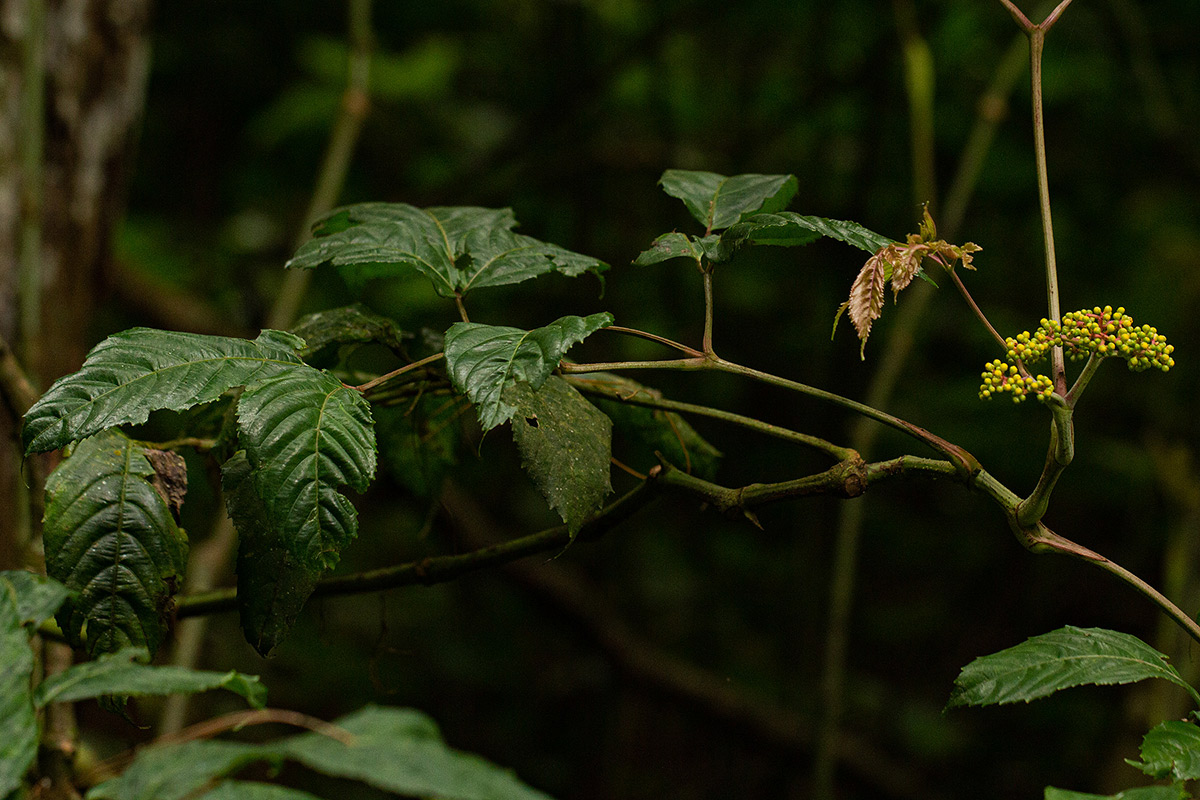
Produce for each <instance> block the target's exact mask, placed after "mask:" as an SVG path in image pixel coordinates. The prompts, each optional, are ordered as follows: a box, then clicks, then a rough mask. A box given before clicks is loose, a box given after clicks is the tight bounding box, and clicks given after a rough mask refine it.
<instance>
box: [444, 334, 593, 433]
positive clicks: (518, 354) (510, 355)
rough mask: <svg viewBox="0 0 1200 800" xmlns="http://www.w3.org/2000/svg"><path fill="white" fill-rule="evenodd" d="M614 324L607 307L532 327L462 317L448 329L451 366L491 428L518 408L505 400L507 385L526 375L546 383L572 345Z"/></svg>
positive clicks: (485, 425)
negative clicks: (587, 314) (594, 312)
mask: <svg viewBox="0 0 1200 800" xmlns="http://www.w3.org/2000/svg"><path fill="white" fill-rule="evenodd" d="M611 324H612V315H611V314H609V313H607V312H604V313H600V314H592V315H591V316H589V317H562V318H561V319H557V320H555V321H554V322H551V323H550V324H549V325H546V326H544V327H541V328H535V329H534V330H532V331H524V330H521V329H520V328H508V327H503V326H497V325H482V324H479V323H475V322H457V323H455V324H454V325H452V326H450V330H448V331H446V344H445V353H446V366H447V368H448V369H449V372H450V379H451V381H452V382H453V383H454V388H456V389H457V390H458V391H460V392H462V393H463V394H465V395H466V396H467V397H468V398H469V399H470V400H471V402H472V403H474V404H475V405H476V411H477V413H478V415H479V424H480V425H481V426H482V427H483V430H485V431H488V430H491V429H492V428H494V427H496V426H497V425H501V424H503V423H505V422H507V421H508V420H510V419H512V415H513V414H514V413H515V411H516V408H515V407H514V406H513V405H512V404H511V403H507V402H505V400H504V392H505V390H506V389H508V387H510V386H512V385H513V384H515V383H516V382H517V381H525V382H526V383H528V384H529V385H530V386H531V387H532V388H533V389H535V390H536V389H539V388H541V385H542V384H543V383H544V382H545V380H546V378H548V377H549V376H550V373H551V372H553V371H554V370H555V368H557V367H558V363H559V361H560V360H561V359H562V357H563V355H564V354H565V353H566V352H567V350H568V349H570V348H571V346H572V345H575V344H577V343H579V342H581V341H583V340H584V339H586V338H587V337H588V336H590V335H591V334H593V333H595V332H596V331H598V330H600V329H601V328H604V327H607V326H608V325H611Z"/></svg>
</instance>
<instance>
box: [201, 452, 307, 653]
mask: <svg viewBox="0 0 1200 800" xmlns="http://www.w3.org/2000/svg"><path fill="white" fill-rule="evenodd" d="M252 476H253V468H252V467H251V466H250V461H249V459H247V458H246V453H245V451H244V450H239V451H238V452H237V453H235V454H234V455H233V456H232V457H231V458H230V459H229V460H228V461H226V462H225V464H224V465H222V467H221V488H222V490H223V492H224V495H225V505H226V508H227V509H228V511H229V516H230V518H231V519H232V520H233V525H234V527H235V528H236V529H237V531H238V550H237V583H238V589H237V603H238V613H239V615H240V617H241V624H242V633H243V635H245V637H246V641H247V642H249V643H250V646H251V647H253V648H254V649H255V650H257V651H258V652H259V654H260V655H262V656H264V657H266V656H268V655H270V654H271V651H272V650H274V649H275V647H276V646H277V645H278V644H279V643H280V642H281V641H283V638H284V636H286V635H287V632H288V631H289V630H291V628H292V625H293V624H294V623H295V621H296V617H297V616H299V614H300V611H301V609H303V608H304V604H305V602H306V601H307V600H308V598H309V595H311V594H312V592H313V588H314V587H315V586H316V585H317V579H318V578H320V577H321V573H322V572H323V570H322V569H321V568H317V567H309V566H307V565H306V564H304V563H303V562H302V561H301V560H300V559H299V558H298V557H297V556H296V555H294V554H293V553H292V552H291V551H290V549H289V547H288V539H287V537H286V536H283V535H282V534H281V533H280V532H279V530H278V528H277V527H276V525H275V521H274V520H273V519H272V518H271V516H270V514H269V513H268V511H267V506H266V503H265V502H263V500H262V498H260V497H259V496H258V493H257V491H256V490H255V485H254V480H253V477H252Z"/></svg>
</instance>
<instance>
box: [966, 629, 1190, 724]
mask: <svg viewBox="0 0 1200 800" xmlns="http://www.w3.org/2000/svg"><path fill="white" fill-rule="evenodd" d="M1146 678H1162V679H1164V680H1168V681H1170V682H1171V683H1174V684H1177V685H1178V686H1181V687H1183V688H1185V689H1187V690H1188V691H1189V692H1191V693H1192V695H1193V697H1195V690H1194V689H1192V688H1191V687H1190V686H1188V684H1187V682H1186V681H1184V680H1183V678H1181V677H1180V675H1179V673H1178V672H1177V671H1176V670H1175V668H1174V667H1173V666H1171V665H1170V664H1169V663H1168V662H1167V657H1166V656H1164V655H1163V654H1162V653H1160V652H1158V651H1157V650H1155V649H1154V648H1153V647H1151V646H1150V645H1148V644H1146V643H1145V642H1143V641H1142V640H1141V639H1138V638H1137V637H1136V636H1130V635H1129V634H1127V633H1120V632H1117V631H1110V630H1104V629H1102V628H1076V627H1072V626H1067V627H1065V628H1060V629H1059V630H1056V631H1052V632H1050V633H1045V634H1042V635H1041V636H1034V637H1033V638H1031V639H1027V640H1026V641H1024V642H1022V643H1021V644H1019V645H1017V646H1016V647H1010V648H1008V649H1007V650H1002V651H1000V652H999V653H993V654H992V655H989V656H982V657H981V658H977V659H975V660H974V661H972V662H971V663H970V664H968V665H967V666H965V667H963V669H962V672H961V673H959V676H958V678H956V679H955V681H954V683H955V688H954V691H953V692H952V693H951V695H950V702H949V703H948V704H947V707H948V708H953V707H954V706H966V705H970V706H982V705H993V704H998V703H1015V702H1017V701H1020V700H1024V701H1025V702H1029V701H1030V700H1036V699H1037V698H1040V697H1046V696H1047V695H1050V694H1053V693H1054V692H1057V691H1059V690H1060V689H1067V688H1070V687H1072V686H1081V685H1084V684H1099V685H1110V684H1120V683H1132V682H1134V681H1140V680H1144V679H1146Z"/></svg>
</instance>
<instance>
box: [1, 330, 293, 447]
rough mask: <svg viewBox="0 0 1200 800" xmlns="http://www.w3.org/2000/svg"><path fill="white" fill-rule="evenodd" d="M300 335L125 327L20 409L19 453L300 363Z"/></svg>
mask: <svg viewBox="0 0 1200 800" xmlns="http://www.w3.org/2000/svg"><path fill="white" fill-rule="evenodd" d="M303 346H304V341H303V340H302V339H298V338H297V337H295V336H292V335H291V334H288V333H282V332H280V331H270V330H266V331H263V332H262V334H261V335H260V336H259V337H258V338H257V339H255V340H254V341H248V340H246V339H232V338H229V337H225V336H202V335H200V334H194V333H177V332H174V331H159V330H153V329H151V328H131V329H130V330H127V331H122V332H121V333H115V334H113V335H112V336H109V337H108V338H107V339H105V340H104V341H102V342H101V343H100V344H98V345H96V346H95V347H94V348H92V351H91V352H90V353H88V356H87V359H86V360H85V361H84V362H83V366H82V367H80V369H79V371H78V372H75V373H72V374H71V375H67V376H65V377H62V378H59V379H58V380H57V381H55V382H54V385H53V386H51V387H50V389H49V391H47V392H46V394H44V395H43V396H42V397H41V399H40V400H38V401H37V402H36V403H34V404H33V407H32V408H30V409H29V411H28V413H26V415H25V426H24V428H23V430H22V432H21V438H22V441H23V443H24V445H25V452H26V454H29V453H41V452H45V451H47V450H54V449H55V448H59V447H63V446H65V445H67V444H69V443H71V442H73V441H78V440H80V439H84V438H86V437H88V436H91V435H92V434H95V433H99V432H100V431H102V430H105V429H106V428H112V427H115V426H117V425H128V424H135V423H139V422H145V421H146V418H147V417H148V416H149V414H150V412H151V411H158V410H160V409H168V410H171V411H182V410H184V409H187V408H191V407H192V406H196V405H199V404H201V403H207V402H209V401H211V400H216V399H217V398H218V397H220V396H221V394H222V393H223V392H225V391H226V390H228V389H231V388H233V387H235V386H244V385H246V384H248V383H251V382H253V381H256V380H261V379H262V378H264V377H267V376H269V375H272V374H276V373H278V372H281V371H283V370H286V369H290V368H291V367H293V366H294V365H296V364H299V363H301V362H300V359H299V358H297V357H296V353H295V351H296V349H297V348H299V347H303Z"/></svg>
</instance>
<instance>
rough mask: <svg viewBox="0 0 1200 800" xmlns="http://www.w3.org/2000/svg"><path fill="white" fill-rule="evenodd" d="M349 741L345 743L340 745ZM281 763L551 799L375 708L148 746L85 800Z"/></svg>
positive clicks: (168, 795)
mask: <svg viewBox="0 0 1200 800" xmlns="http://www.w3.org/2000/svg"><path fill="white" fill-rule="evenodd" d="M346 738H349V740H350V742H349V744H347V743H346V742H345V741H344V740H345V739H346ZM284 759H286V760H289V761H295V762H297V763H299V764H303V765H304V766H305V767H307V768H308V769H311V770H313V771H315V772H319V773H322V774H324V775H331V776H334V777H338V778H345V779H349V780H357V781H361V782H363V783H366V784H369V785H371V786H374V787H375V788H377V789H382V790H383V791H386V792H395V793H398V794H402V795H405V796H413V797H437V798H441V800H549V798H548V797H547V796H546V795H544V794H542V793H541V792H539V791H536V790H535V789H531V788H529V787H528V786H526V785H525V784H523V783H521V782H520V781H519V780H517V778H516V777H514V776H513V774H512V773H511V772H510V771H508V770H505V769H501V768H500V767H497V766H495V765H494V764H491V763H489V762H487V761H485V760H484V759H482V758H479V757H478V756H474V755H470V754H467V753H460V752H458V751H456V750H453V749H451V748H449V747H447V746H446V744H445V742H443V741H442V738H441V735H440V733H439V732H438V729H437V726H436V725H435V724H434V723H433V721H432V720H430V719H429V718H428V717H426V716H425V715H424V714H421V713H420V712H417V711H413V710H411V709H405V708H380V707H376V706H367V707H366V708H363V709H361V710H359V711H356V712H354V713H353V714H349V715H347V716H345V717H342V718H341V719H338V720H335V721H334V722H333V724H332V726H331V728H330V730H329V731H321V732H314V733H305V734H301V735H299V736H292V737H289V738H286V739H282V740H279V741H275V742H269V743H266V744H256V745H252V744H241V743H238V742H226V741H210V740H199V741H193V742H186V743H184V744H181V745H174V746H165V747H161V746H160V747H149V748H146V749H144V750H142V751H141V752H140V753H139V754H138V757H137V758H136V759H134V761H133V763H132V764H130V766H129V768H128V769H127V770H126V771H125V773H124V774H123V775H121V776H120V777H119V778H114V779H112V780H110V781H106V782H105V783H102V784H100V785H99V786H96V787H94V788H93V789H92V790H91V791H90V792H88V795H87V797H88V800H182V798H184V797H192V796H194V794H193V793H194V792H196V790H198V789H200V788H201V787H203V786H204V785H205V784H206V783H208V782H210V781H212V780H214V779H217V778H221V777H224V776H226V775H230V774H233V773H234V772H236V771H238V770H240V769H242V768H243V767H245V766H248V765H249V764H252V763H254V762H259V761H266V762H269V763H272V764H278V763H279V762H280V761H282V760H284ZM204 796H205V797H207V796H208V795H204ZM219 796H220V795H218V797H219ZM239 797H240V795H239ZM266 797H269V798H271V800H275V798H276V797H278V798H279V800H284V797H285V796H279V795H266ZM289 800H290V799H289Z"/></svg>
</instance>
